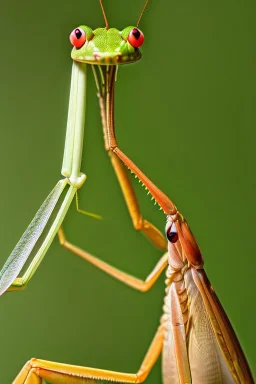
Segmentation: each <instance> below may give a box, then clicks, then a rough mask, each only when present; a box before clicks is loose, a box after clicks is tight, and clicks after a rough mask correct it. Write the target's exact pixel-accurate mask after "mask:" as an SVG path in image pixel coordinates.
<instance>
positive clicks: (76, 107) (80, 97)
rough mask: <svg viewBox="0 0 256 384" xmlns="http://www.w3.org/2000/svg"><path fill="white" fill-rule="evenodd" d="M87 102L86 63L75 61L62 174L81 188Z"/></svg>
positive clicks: (83, 178)
mask: <svg viewBox="0 0 256 384" xmlns="http://www.w3.org/2000/svg"><path fill="white" fill-rule="evenodd" d="M85 104H86V64H83V63H78V62H75V61H73V66H72V74H71V87H70V97H69V109H68V120H67V131H66V141H65V148H64V156H63V163H62V170H61V174H62V175H63V176H65V177H67V178H68V179H69V183H70V184H71V185H73V186H74V187H76V188H80V187H81V186H82V185H83V183H84V181H85V178H86V176H85V175H84V174H82V173H81V162H82V154H83V138H84V123H85Z"/></svg>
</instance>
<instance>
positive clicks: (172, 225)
mask: <svg viewBox="0 0 256 384" xmlns="http://www.w3.org/2000/svg"><path fill="white" fill-rule="evenodd" d="M165 231H166V237H167V239H168V250H169V253H170V259H171V260H170V262H171V264H172V265H173V263H174V264H176V265H177V266H178V264H182V262H183V261H184V260H183V259H184V258H186V259H187V261H188V263H189V264H191V265H192V266H193V267H194V268H196V269H200V268H202V267H203V256H202V254H201V251H200V249H199V246H198V244H197V242H196V240H195V238H194V235H193V233H192V232H191V230H190V228H189V225H188V223H187V222H186V220H185V219H184V217H183V216H182V215H181V214H180V213H179V212H178V211H177V212H176V214H175V215H167V223H166V227H165ZM182 251H183V252H182ZM173 267H175V265H173Z"/></svg>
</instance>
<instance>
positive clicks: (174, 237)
mask: <svg viewBox="0 0 256 384" xmlns="http://www.w3.org/2000/svg"><path fill="white" fill-rule="evenodd" d="M166 237H167V239H168V240H169V241H170V242H171V243H176V241H178V238H179V235H178V232H177V229H176V225H175V224H174V223H173V224H172V225H171V226H170V227H169V229H168V230H167V232H166Z"/></svg>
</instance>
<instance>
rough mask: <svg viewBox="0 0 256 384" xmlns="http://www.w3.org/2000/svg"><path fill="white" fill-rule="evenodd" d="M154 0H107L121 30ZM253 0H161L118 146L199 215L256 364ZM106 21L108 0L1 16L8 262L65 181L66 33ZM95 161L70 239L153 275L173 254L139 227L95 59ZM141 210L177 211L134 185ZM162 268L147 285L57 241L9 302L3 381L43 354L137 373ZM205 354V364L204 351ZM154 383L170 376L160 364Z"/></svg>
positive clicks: (3, 331)
mask: <svg viewBox="0 0 256 384" xmlns="http://www.w3.org/2000/svg"><path fill="white" fill-rule="evenodd" d="M142 6H143V0H140V1H139V0H129V1H125V0H120V1H115V0H105V7H106V12H107V15H108V17H109V22H110V25H111V26H115V27H117V28H120V29H122V28H124V27H125V26H127V25H131V24H134V23H136V20H137V17H138V15H139V13H140V11H141V9H142ZM255 11H256V3H255V1H254V0H240V1H239V0H224V1H223V0H215V1H207V0H193V1H192V0H179V1H177V0H173V1H169V0H157V1H154V0H151V2H150V3H149V7H148V10H147V12H146V13H145V15H144V16H143V19H142V22H141V25H140V28H141V29H142V30H143V31H144V34H145V44H144V46H143V49H142V51H143V58H142V60H141V61H140V62H139V63H137V64H133V65H130V66H123V67H120V70H119V73H118V82H117V87H116V88H117V90H116V131H117V137H118V141H119V144H120V147H121V148H122V149H123V150H124V151H125V152H126V153H127V154H128V155H129V156H130V157H131V158H132V159H133V160H134V161H135V162H136V163H137V164H138V165H139V166H140V167H141V168H142V169H143V170H144V171H145V173H146V174H147V175H148V176H149V177H150V178H152V180H153V181H155V183H156V184H157V185H158V186H159V187H160V188H161V189H162V190H163V191H164V192H165V193H167V194H168V195H169V196H170V197H171V198H172V199H173V200H174V201H175V203H176V204H177V206H178V208H179V210H180V211H181V212H182V213H183V214H184V216H185V217H186V218H187V220H188V222H189V224H190V226H191V228H192V230H193V232H194V233H195V235H196V238H197V240H198V242H199V244H200V247H201V249H202V251H203V254H204V257H205V268H206V272H207V273H208V276H209V278H210V280H211V282H212V284H213V286H214V287H215V290H216V292H217V294H218V296H219V298H220V300H221V302H222V303H223V305H224V307H225V309H226V311H227V313H228V315H229V318H230V320H231V321H232V324H233V325H234V328H235V330H236V332H237V334H238V336H239V339H240V341H241V344H242V346H243V348H244V351H245V353H246V355H247V356H248V359H249V362H250V364H251V367H252V370H255V356H256V353H255V336H254V335H255V330H254V326H255V323H256V313H255V265H256V263H255V208H256V204H255V193H256V182H255V171H254V169H255V160H256V155H255V139H256V134H255V122H256V121H255V120H256V110H255V89H256V75H255V72H256V69H255V68H256V67H255V58H256V55H255V37H256V34H255V16H256V12H255ZM80 24H87V25H89V26H91V27H92V28H96V27H99V26H104V22H103V18H102V14H101V10H100V7H99V4H98V2H97V1H96V0H81V1H80V0H79V1H66V0H51V1H50V0H45V1H40V2H38V1H35V0H33V1H32V0H26V1H18V0H15V1H14V0H10V1H8V2H3V3H2V4H1V12H0V36H1V37H0V38H1V51H2V53H1V61H0V85H1V87H0V127H1V130H0V135H1V136H0V172H1V190H0V194H1V195H0V212H1V217H0V239H1V253H0V263H1V265H3V264H4V262H5V260H6V258H7V256H8V255H9V253H10V252H11V250H12V248H13V247H14V245H15V244H16V242H17V241H18V239H19V237H20V236H21V234H22V233H23V231H24V230H25V228H26V226H27V225H28V223H29V222H30V220H31V219H32V217H33V215H34V214H35V212H36V210H37V209H38V208H39V206H40V204H41V203H42V201H43V200H44V198H45V197H46V196H47V194H48V193H49V191H50V190H51V189H52V187H53V186H54V185H55V183H56V182H57V180H58V179H59V178H60V167H61V162H62V152H63V144H64V136H65V127H66V117H67V109H68V95H69V82H70V71H71V59H70V50H71V46H70V43H69V40H68V36H69V33H70V31H71V30H72V29H73V28H75V27H77V26H78V25H80ZM82 170H83V171H84V172H85V173H86V174H87V176H88V180H87V182H86V184H85V185H84V188H83V189H82V191H81V193H80V201H81V206H82V207H83V208H84V209H86V210H88V211H91V212H95V213H100V214H102V215H103V216H104V220H103V221H97V220H94V219H91V218H89V217H85V216H83V215H79V214H77V213H76V211H75V208H74V206H72V209H71V211H70V213H69V214H68V217H67V219H66V222H65V229H66V232H67V234H68V238H69V239H70V240H72V241H73V242H74V243H76V244H78V245H79V246H81V247H84V248H85V249H86V250H88V251H90V252H91V253H93V254H95V255H98V256H100V257H101V258H102V259H103V260H105V261H107V262H109V263H111V264H113V265H114V266H116V267H119V268H120V269H122V270H124V271H127V272H129V273H132V274H134V275H135V276H137V277H140V278H145V277H146V275H147V274H148V273H149V272H150V271H151V269H152V268H153V266H154V265H155V263H156V261H157V260H158V259H159V257H160V256H161V253H160V252H158V251H157V250H156V249H154V248H153V247H152V246H151V245H150V244H149V242H148V241H147V240H146V239H145V238H143V236H142V235H140V234H139V233H136V232H135V231H133V228H132V225H131V221H130V219H129V217H128V214H127V210H126V207H125V204H124V202H123V199H122V196H121V193H120V190H119V187H118V184H117V181H116V179H115V176H114V173H113V170H112V168H111V166H110V163H109V160H108V156H107V154H106V153H105V151H104V148H103V140H102V133H101V125H100V117H99V108H98V103H97V98H96V92H95V86H94V83H93V79H92V75H91V71H89V78H88V103H87V120H86V130H85V145H84V157H83V166H82ZM134 184H135V188H136V191H137V192H138V196H139V201H140V203H141V207H142V211H143V214H144V216H145V217H146V218H147V219H150V220H152V221H153V222H154V223H155V224H156V225H157V226H158V227H159V228H161V229H163V228H164V225H165V217H164V215H163V213H162V212H160V211H158V209H157V207H154V206H153V205H152V204H151V202H150V199H149V197H147V196H146V195H145V193H144V190H143V189H142V188H141V187H140V186H139V184H138V183H137V182H136V181H135V183H134ZM164 288H165V286H164V275H163V276H162V277H161V278H160V279H159V281H158V282H157V283H156V285H155V286H154V287H153V289H152V290H151V291H150V292H148V293H146V294H142V293H139V292H136V291H134V290H132V289H130V288H129V287H126V286H124V285H122V284H121V283H119V282H117V281H115V280H114V279H112V278H110V277H108V276H106V275H105V274H104V273H102V272H100V271H98V270H96V269H95V268H94V267H92V266H91V265H89V264H87V263H86V262H84V261H82V260H80V259H79V258H77V257H76V256H73V255H72V254H70V253H69V252H67V251H66V250H64V249H62V248H61V247H60V246H59V245H58V242H57V240H55V241H54V243H53V245H52V246H51V248H50V250H49V252H48V253H47V255H46V257H45V259H44V261H43V263H42V264H41V266H40V268H39V269H38V271H37V273H36V275H35V276H34V278H33V279H32V281H31V282H30V284H29V285H28V287H27V288H26V290H24V291H22V292H18V293H8V294H5V295H4V296H2V297H1V298H0V365H1V369H0V383H1V384H9V383H11V381H12V379H13V378H14V377H15V375H16V374H17V373H18V372H19V370H20V369H21V367H22V365H23V364H24V363H25V362H26V361H27V360H28V359H29V358H31V357H39V358H43V359H47V360H53V361H59V362H66V363H72V364H78V365H87V366H95V367H100V368H105V369H112V370H121V371H127V372H135V371H136V370H137V369H138V367H139V365H140V363H141V361H142V359H143V356H144V354H145V352H146V349H147V347H148V346H149V343H150V342H151V339H152V338H153V336H154V333H155V331H156V328H157V326H158V322H159V318H160V316H161V308H162V304H163V295H164ZM202 363H203V361H202ZM147 383H151V384H157V383H161V361H160V360H159V361H158V363H157V364H156V366H155V367H154V369H153V370H152V373H151V374H150V376H149V378H148V380H147Z"/></svg>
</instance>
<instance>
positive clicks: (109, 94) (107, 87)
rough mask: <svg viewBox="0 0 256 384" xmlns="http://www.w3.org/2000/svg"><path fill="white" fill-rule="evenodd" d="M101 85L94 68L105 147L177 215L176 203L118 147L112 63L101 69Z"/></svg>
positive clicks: (165, 208) (171, 213)
mask: <svg viewBox="0 0 256 384" xmlns="http://www.w3.org/2000/svg"><path fill="white" fill-rule="evenodd" d="M99 70H100V73H101V74H103V79H102V76H101V86H100V85H99V84H100V81H99V78H98V76H97V73H96V70H95V69H93V73H94V77H95V81H96V86H97V88H98V91H99V94H98V95H99V99H100V108H101V117H102V124H103V130H104V138H105V147H106V149H107V150H112V151H113V152H114V153H115V154H116V155H117V156H118V157H119V158H120V160H122V162H123V163H124V164H125V165H126V166H127V167H128V168H129V169H130V170H131V171H132V173H134V174H135V175H136V176H137V177H138V178H139V179H140V181H141V182H142V183H143V184H144V185H145V187H146V189H147V190H148V191H149V193H150V194H151V196H152V197H153V198H154V199H155V201H156V202H157V203H158V205H159V206H160V208H161V209H163V211H164V212H165V213H166V214H168V215H175V214H176V212H177V208H176V206H175V204H174V203H173V202H172V201H171V200H170V199H169V198H168V196H166V195H165V194H164V193H163V192H162V191H161V190H160V189H159V188H158V187H157V186H156V185H155V184H154V183H153V182H152V181H151V180H150V179H149V178H148V177H147V176H146V175H145V174H144V173H143V172H142V171H141V170H140V168H139V167H137V166H136V164H134V163H133V162H132V161H131V159H129V157H128V156H126V155H125V154H124V153H123V152H122V151H121V150H120V149H119V147H118V145H117V141H116V137H115V121H114V93H115V92H114V91H115V80H116V71H117V67H116V66H114V65H112V66H108V67H105V68H103V70H102V69H100V68H99Z"/></svg>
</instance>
